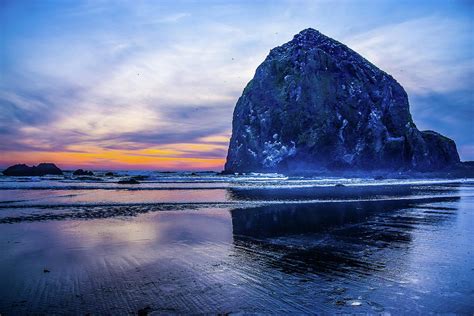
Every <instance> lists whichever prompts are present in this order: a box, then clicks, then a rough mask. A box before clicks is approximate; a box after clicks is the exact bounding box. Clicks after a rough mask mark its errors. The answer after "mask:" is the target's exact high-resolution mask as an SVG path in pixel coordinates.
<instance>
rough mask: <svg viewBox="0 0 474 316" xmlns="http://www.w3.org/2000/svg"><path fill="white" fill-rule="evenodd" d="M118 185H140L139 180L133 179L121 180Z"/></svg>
mask: <svg viewBox="0 0 474 316" xmlns="http://www.w3.org/2000/svg"><path fill="white" fill-rule="evenodd" d="M117 183H118V184H140V182H138V181H137V180H135V179H133V178H131V179H125V180H120V181H119V182H117Z"/></svg>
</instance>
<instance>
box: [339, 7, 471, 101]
mask: <svg viewBox="0 0 474 316" xmlns="http://www.w3.org/2000/svg"><path fill="white" fill-rule="evenodd" d="M344 42H345V43H346V44H347V45H348V46H349V47H351V48H352V49H354V50H355V51H357V52H359V53H360V54H361V55H363V56H364V57H365V58H367V59H368V60H370V61H371V62H372V63H374V64H375V65H376V66H378V67H379V68H381V69H383V70H385V71H387V72H388V73H390V74H391V75H393V76H394V77H395V78H396V79H397V80H398V81H399V82H400V83H401V84H402V86H403V87H405V89H406V90H407V91H408V92H409V94H410V93H413V94H423V93H432V92H436V93H443V92H449V91H453V90H462V89H470V88H471V87H472V85H473V83H474V63H473V62H472V59H473V56H474V55H473V54H474V52H473V44H474V37H472V24H470V23H468V22H466V21H464V20H462V19H453V18H446V17H443V16H429V17H422V18H417V19H412V20H408V21H403V22H400V23H394V24H389V25H384V26H381V27H378V28H375V29H373V30H370V31H367V32H363V33H359V34H355V35H349V36H346V38H345V39H344ZM466 44H467V45H466Z"/></svg>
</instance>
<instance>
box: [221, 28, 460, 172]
mask: <svg viewBox="0 0 474 316" xmlns="http://www.w3.org/2000/svg"><path fill="white" fill-rule="evenodd" d="M457 163H459V155H458V153H457V149H456V144H455V143H454V141H453V140H451V139H449V138H447V137H444V136H442V135H440V134H438V133H436V132H433V131H419V130H418V129H417V127H416V125H415V123H413V120H412V117H411V114H410V110H409V104H408V97H407V93H406V92H405V90H404V89H403V87H402V86H401V85H400V84H399V83H398V82H397V81H396V80H395V79H394V78H392V76H390V75H389V74H387V73H385V72H383V71H382V70H380V69H378V68H377V67H375V66H374V65H373V64H371V63H370V62H369V61H367V60H366V59H364V58H363V57H362V56H360V55H359V54H357V53H356V52H354V51H353V50H351V49H350V48H348V47H347V46H345V45H343V44H341V43H339V42H338V41H335V40H333V39H331V38H329V37H327V36H325V35H323V34H321V33H320V32H318V31H316V30H314V29H306V30H303V31H301V32H300V33H299V34H297V35H296V36H295V37H294V38H293V40H291V41H290V42H288V43H286V44H284V45H282V46H280V47H276V48H274V49H272V50H271V51H270V54H269V55H268V56H267V58H266V59H265V61H264V62H263V63H262V64H261V65H260V66H259V67H258V68H257V70H256V73H255V76H254V78H253V79H252V80H251V81H250V82H249V83H248V85H247V87H245V89H244V92H243V94H242V96H241V97H240V98H239V100H238V102H237V105H236V107H235V110H234V117H233V123H232V138H231V141H230V146H229V151H228V154H227V162H226V164H225V171H226V172H255V171H264V172H265V171H278V172H291V171H321V170H327V171H334V170H338V171H340V170H352V171H367V170H392V171H436V170H440V169H443V168H446V167H450V166H453V165H456V164H457Z"/></svg>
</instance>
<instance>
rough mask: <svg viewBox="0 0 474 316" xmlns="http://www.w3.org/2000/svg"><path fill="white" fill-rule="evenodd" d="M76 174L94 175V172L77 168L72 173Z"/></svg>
mask: <svg viewBox="0 0 474 316" xmlns="http://www.w3.org/2000/svg"><path fill="white" fill-rule="evenodd" d="M72 174H73V175H75V176H93V175H94V173H93V172H92V171H89V170H83V169H77V170H76V171H74V172H73V173H72Z"/></svg>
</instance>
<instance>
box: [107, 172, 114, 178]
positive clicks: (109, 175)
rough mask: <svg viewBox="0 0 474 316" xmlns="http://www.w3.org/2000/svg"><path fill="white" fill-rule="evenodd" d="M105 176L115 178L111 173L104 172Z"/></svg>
mask: <svg viewBox="0 0 474 316" xmlns="http://www.w3.org/2000/svg"><path fill="white" fill-rule="evenodd" d="M105 176H106V177H115V173H113V172H106V173H105Z"/></svg>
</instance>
